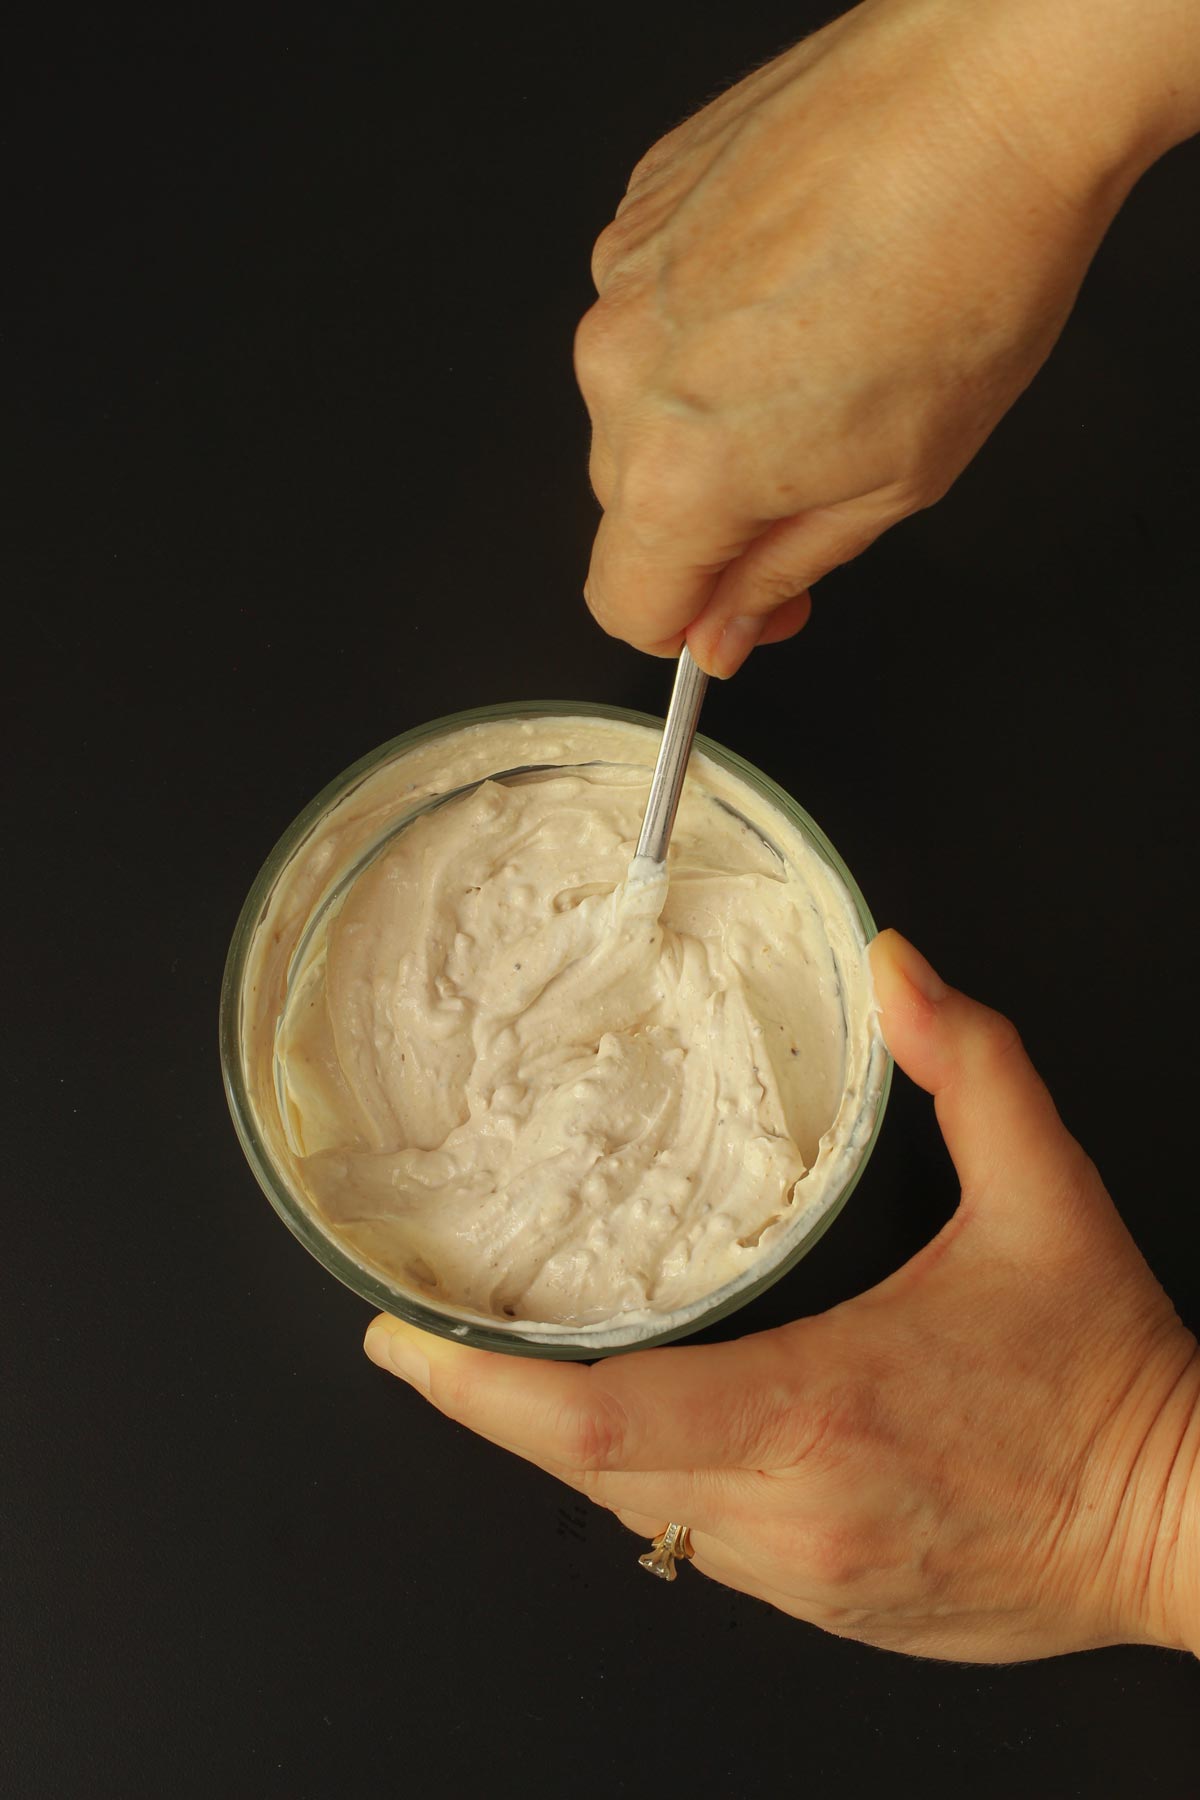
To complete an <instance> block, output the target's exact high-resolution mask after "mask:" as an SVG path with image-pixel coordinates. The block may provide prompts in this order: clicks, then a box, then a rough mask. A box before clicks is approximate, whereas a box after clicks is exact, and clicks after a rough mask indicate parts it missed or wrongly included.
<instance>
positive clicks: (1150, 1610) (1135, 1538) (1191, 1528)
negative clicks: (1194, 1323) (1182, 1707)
mask: <svg viewBox="0 0 1200 1800" xmlns="http://www.w3.org/2000/svg"><path fill="white" fill-rule="evenodd" d="M1178 1349H1179V1359H1178V1360H1179V1363H1180V1364H1181V1365H1182V1366H1181V1367H1179V1372H1178V1374H1177V1375H1176V1377H1175V1379H1174V1380H1170V1381H1169V1385H1168V1382H1167V1381H1166V1380H1164V1382H1163V1384H1162V1386H1161V1388H1160V1395H1161V1397H1156V1398H1155V1399H1154V1400H1153V1401H1152V1403H1151V1404H1150V1406H1149V1408H1148V1409H1147V1411H1146V1412H1145V1413H1144V1414H1143V1415H1142V1418H1141V1420H1140V1421H1139V1422H1138V1424H1136V1425H1135V1426H1134V1427H1133V1430H1132V1431H1131V1433H1130V1438H1129V1440H1128V1441H1130V1442H1131V1443H1132V1444H1136V1446H1137V1448H1136V1453H1135V1454H1134V1455H1133V1457H1132V1460H1131V1462H1130V1464H1129V1469H1128V1476H1127V1481H1126V1485H1125V1491H1124V1494H1123V1496H1122V1503H1121V1506H1120V1508H1119V1511H1118V1524H1117V1529H1116V1531H1115V1532H1114V1545H1115V1547H1116V1549H1117V1550H1118V1556H1119V1561H1120V1564H1121V1568H1120V1575H1119V1576H1118V1579H1117V1584H1116V1585H1117V1587H1118V1590H1119V1592H1120V1595H1121V1614H1120V1616H1121V1619H1122V1625H1123V1629H1122V1631H1121V1633H1120V1635H1121V1637H1123V1638H1124V1639H1125V1640H1126V1641H1131V1642H1139V1643H1150V1644H1160V1645H1163V1646H1165V1647H1166V1648H1169V1649H1174V1650H1191V1651H1192V1653H1193V1654H1194V1655H1197V1656H1200V1351H1198V1350H1197V1347H1196V1340H1195V1339H1194V1338H1193V1337H1192V1336H1191V1334H1190V1333H1184V1332H1182V1328H1181V1335H1180V1338H1179V1340H1178Z"/></svg>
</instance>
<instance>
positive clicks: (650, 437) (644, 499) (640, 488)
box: [618, 417, 718, 544]
mask: <svg viewBox="0 0 1200 1800" xmlns="http://www.w3.org/2000/svg"><path fill="white" fill-rule="evenodd" d="M717 461H718V458H717V456H716V454H715V449H714V445H713V443H712V441H711V437H710V434H709V432H708V431H707V429H706V428H705V427H704V426H703V425H702V424H698V423H697V422H695V421H693V420H689V419H687V418H683V417H679V418H672V417H664V418H661V419H659V420H658V421H656V423H655V424H654V426H653V427H651V428H648V429H645V430H643V432H642V434H641V436H640V437H639V440H638V442H637V443H636V444H634V445H633V446H631V448H630V449H629V450H628V452H627V453H626V457H625V461H624V465H623V467H622V468H621V471H620V481H619V494H618V500H619V505H620V511H621V517H622V520H623V522H624V523H625V525H626V526H627V527H628V528H629V530H630V531H631V532H633V534H634V535H635V536H636V537H637V538H639V539H640V540H641V541H642V542H643V543H648V544H649V543H654V542H656V541H657V540H659V539H660V538H662V537H663V536H664V535H667V536H670V535H673V534H674V533H675V532H676V531H677V530H679V529H683V530H686V529H687V528H688V526H689V524H690V523H692V522H694V521H695V520H696V517H697V515H698V514H699V513H701V512H702V511H703V510H704V509H705V506H706V502H707V500H708V498H709V497H710V496H711V495H712V493H713V492H714V491H715V474H716V470H715V465H716V463H717Z"/></svg>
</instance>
